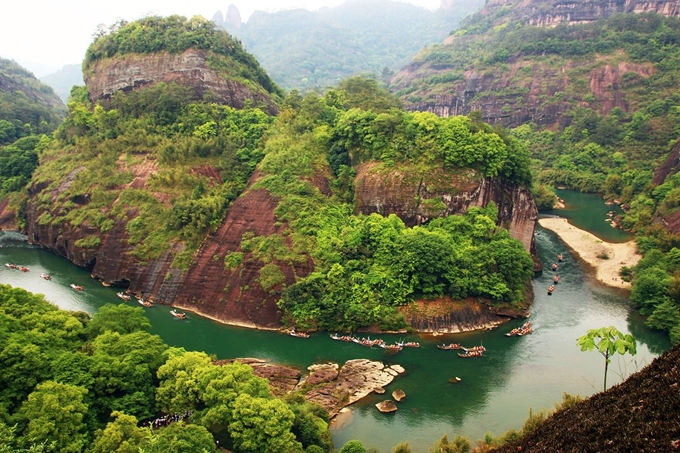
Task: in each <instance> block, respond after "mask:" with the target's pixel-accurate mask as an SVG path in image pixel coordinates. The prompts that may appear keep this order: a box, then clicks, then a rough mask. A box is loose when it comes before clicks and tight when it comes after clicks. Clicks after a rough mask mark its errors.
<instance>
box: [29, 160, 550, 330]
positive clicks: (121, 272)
mask: <svg viewBox="0 0 680 453" xmlns="http://www.w3.org/2000/svg"><path fill="white" fill-rule="evenodd" d="M378 167H379V164H375V163H367V164H362V165H361V166H360V167H359V168H358V174H357V178H356V195H357V196H356V200H357V201H356V211H357V212H361V213H364V214H369V213H371V212H380V213H381V214H384V215H389V214H391V213H395V214H397V215H399V216H400V217H401V218H402V219H403V220H404V221H405V223H406V224H407V225H415V224H418V223H422V222H425V221H427V220H428V219H430V218H433V217H435V216H442V215H449V214H460V213H463V212H465V211H466V210H467V209H468V208H469V207H471V206H486V205H487V204H488V203H489V202H490V201H492V200H493V201H494V202H495V203H496V204H497V206H498V210H499V223H501V224H502V225H504V226H505V227H507V228H509V230H510V232H511V234H512V236H513V237H515V238H517V239H519V240H521V241H522V242H523V243H524V246H525V248H526V249H527V250H530V251H534V250H533V247H534V246H533V231H534V226H535V222H536V214H537V213H536V207H535V205H534V203H533V199H532V197H531V194H530V193H529V192H528V191H527V190H525V189H523V188H520V187H517V186H515V185H513V184H509V183H500V182H499V181H496V180H492V179H489V178H483V177H480V176H479V175H477V174H476V172H474V171H472V170H465V171H463V172H458V173H457V174H456V173H447V172H444V171H443V170H438V171H429V172H428V173H427V177H420V176H413V175H412V174H410V173H407V172H400V171H399V169H398V168H397V169H392V170H390V171H378ZM127 170H130V171H132V173H133V174H134V175H135V177H134V178H133V180H132V181H131V182H130V183H129V186H130V187H136V188H144V187H146V183H147V179H148V178H149V177H150V176H151V175H153V174H154V172H155V167H154V165H153V163H152V162H147V161H145V162H144V163H142V164H139V165H137V166H134V167H131V168H128V169H127ZM201 173H202V174H204V175H210V174H215V175H216V174H217V173H216V172H214V169H211V168H203V169H201ZM75 174H77V170H75V171H74V172H73V173H72V174H71V175H69V177H67V178H65V180H64V181H63V182H62V183H61V185H60V187H59V188H57V189H56V190H54V191H53V193H52V196H53V198H54V200H55V201H56V200H57V198H58V197H59V194H60V193H61V191H63V190H65V189H66V188H68V185H69V184H70V181H71V180H73V177H74V176H75ZM260 177H261V174H260V173H259V172H255V173H254V174H253V176H252V178H251V182H250V184H249V188H248V189H247V190H246V192H245V193H244V194H243V195H241V196H240V197H239V198H238V199H236V200H235V201H234V203H233V204H232V205H231V206H230V208H229V211H228V212H227V215H226V217H225V219H224V220H223V222H222V224H221V226H220V227H219V228H218V229H217V231H215V232H214V233H213V234H210V235H209V236H207V237H206V238H205V240H204V242H203V244H202V245H201V246H200V248H199V249H198V250H197V251H196V252H195V254H194V255H193V259H192V263H191V265H190V266H189V268H188V269H187V270H186V271H184V272H182V271H181V270H178V269H174V268H172V259H173V256H174V255H175V254H176V253H177V252H179V251H181V247H182V245H181V244H175V245H173V246H172V247H171V249H170V250H168V251H166V252H165V253H163V255H162V256H161V257H160V258H158V259H156V260H154V261H151V262H146V263H142V262H140V261H139V260H138V259H136V258H135V257H134V255H133V254H132V253H131V252H132V250H133V247H132V246H130V245H129V244H128V234H127V232H126V228H125V226H126V222H125V221H124V220H117V221H116V222H115V223H114V226H113V227H112V228H111V229H110V230H109V231H108V232H107V233H106V234H103V235H102V234H100V233H98V230H96V229H94V228H92V227H89V226H87V225H86V224H83V225H81V226H80V227H78V228H77V229H76V228H71V227H69V226H65V225H64V224H61V225H54V224H44V225H42V224H41V222H39V221H38V219H39V218H40V215H41V214H42V212H40V211H39V210H38V209H37V208H36V207H35V205H34V204H31V203H29V207H28V210H27V217H28V221H27V226H28V231H27V233H28V236H29V241H30V242H32V243H36V244H40V245H42V246H43V247H45V248H47V249H49V250H51V251H53V252H54V253H57V254H59V255H61V256H64V257H66V258H68V259H69V260H70V261H72V262H73V263H75V264H77V265H79V266H82V267H85V268H87V269H90V271H91V274H92V276H93V278H96V279H98V280H100V281H102V283H104V284H106V285H116V286H120V287H126V288H128V289H129V290H130V291H131V292H134V293H136V294H138V295H142V296H144V297H147V298H150V299H151V300H154V301H155V302H156V303H157V304H172V305H175V306H178V307H181V308H184V309H187V310H192V311H194V312H197V313H199V314H202V315H205V316H208V317H211V318H213V319H216V320H219V321H222V322H226V323H229V324H235V325H243V326H248V327H260V328H271V329H274V328H278V327H280V317H281V314H280V313H279V311H278V307H277V305H276V302H277V301H278V299H279V297H280V290H281V289H282V288H283V286H284V285H290V284H292V283H294V282H295V280H296V278H297V277H304V276H306V275H308V274H309V273H310V272H311V271H312V270H313V268H314V263H313V261H312V260H311V258H309V257H307V258H306V259H305V258H304V257H303V259H302V260H296V261H295V262H292V261H291V262H275V264H277V266H278V267H279V270H280V271H281V274H282V275H283V279H282V281H281V282H279V283H278V284H277V285H275V286H274V287H272V288H268V290H265V289H263V286H262V285H261V283H260V279H261V276H260V271H261V270H262V268H263V266H264V263H263V262H262V261H260V260H258V259H255V257H253V254H252V252H249V251H244V250H243V249H242V246H241V244H242V238H243V235H244V234H246V233H249V234H252V235H254V236H271V235H273V234H278V235H281V236H282V237H284V238H286V235H285V231H286V229H287V225H286V224H285V223H282V222H280V221H278V220H277V219H276V216H275V214H274V211H275V209H276V207H277V206H278V199H276V198H275V197H273V196H272V195H271V194H270V193H269V192H268V191H267V190H265V189H253V188H252V187H253V184H254V183H255V182H257V181H258V180H259V178H260ZM311 182H312V183H313V184H314V186H316V187H317V188H318V189H319V190H320V191H321V192H322V193H324V194H326V195H330V189H329V185H328V175H324V174H322V173H321V172H320V173H318V174H316V175H314V177H313V178H312V179H311ZM43 188H44V187H41V186H35V187H33V188H32V189H31V193H32V194H33V195H35V194H38V193H40V192H41V191H42V189H43ZM428 200H436V203H434V204H432V203H429V202H428ZM76 201H77V202H79V203H83V204H86V203H88V202H89V200H88V199H87V197H82V199H79V200H76ZM166 201H167V200H166ZM442 203H443V204H442ZM95 234H96V235H98V236H99V237H100V239H101V245H100V246H99V247H98V248H96V249H85V248H83V247H79V246H77V245H76V241H77V240H78V239H82V238H85V237H87V236H89V235H95ZM286 240H287V239H286ZM232 253H242V254H243V255H242V256H243V260H242V262H241V263H240V264H239V265H238V266H237V267H235V268H229V267H227V266H225V257H226V256H227V255H229V254H232ZM475 313H476V312H475ZM480 313H481V312H480ZM463 315H464V316H463V318H459V317H456V316H457V315H455V314H453V315H452V314H451V313H449V314H444V315H442V316H439V315H438V316H437V317H434V318H429V320H427V321H424V320H423V319H425V318H419V319H420V321H417V322H416V323H415V324H416V325H414V327H416V328H425V329H426V330H427V329H429V327H423V326H425V324H423V323H426V324H427V325H428V326H432V325H436V326H437V327H436V328H437V329H438V330H441V329H448V330H451V329H456V328H460V329H463V328H464V327H455V326H456V325H460V326H462V325H463V324H465V325H467V324H470V325H489V324H491V325H493V324H494V323H498V322H499V321H498V320H499V319H501V318H499V317H498V316H497V313H496V314H494V313H491V312H489V310H486V311H484V313H483V315H480V314H477V315H478V320H477V321H471V319H470V316H469V315H470V314H469V313H467V314H465V313H464V314H463ZM475 322H476V324H475ZM421 324H422V325H421Z"/></svg>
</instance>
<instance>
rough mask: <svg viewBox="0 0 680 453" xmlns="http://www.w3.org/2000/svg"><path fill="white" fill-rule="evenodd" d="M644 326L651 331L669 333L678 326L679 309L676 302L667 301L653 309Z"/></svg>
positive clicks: (679, 322) (679, 321)
mask: <svg viewBox="0 0 680 453" xmlns="http://www.w3.org/2000/svg"><path fill="white" fill-rule="evenodd" d="M646 324H647V326H649V327H651V328H653V329H659V330H665V331H667V332H670V331H671V330H672V329H673V328H674V327H675V326H677V325H680V307H678V304H677V303H676V302H674V301H672V300H670V299H667V300H666V301H664V302H662V303H661V304H659V305H658V306H657V307H656V308H655V309H654V312H653V313H652V314H651V316H650V317H649V318H648V319H647V323H646Z"/></svg>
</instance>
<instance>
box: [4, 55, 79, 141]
mask: <svg viewBox="0 0 680 453" xmlns="http://www.w3.org/2000/svg"><path fill="white" fill-rule="evenodd" d="M65 114H66V107H65V106H64V103H63V102H61V100H60V99H59V97H58V96H57V95H56V94H55V93H54V91H53V90H52V88H50V87H49V86H47V85H45V84H43V83H41V82H40V81H39V80H38V79H36V77H35V76H34V75H33V74H32V73H31V72H30V71H28V70H27V69H25V68H23V67H21V66H19V65H18V64H17V63H16V62H14V61H12V60H5V59H2V58H0V146H2V145H5V144H8V143H11V142H13V141H14V140H16V139H18V138H21V137H25V136H27V135H31V134H36V133H43V132H51V131H52V130H54V129H55V128H56V127H57V125H58V124H59V122H60V121H61V120H62V118H63V117H64V116H65Z"/></svg>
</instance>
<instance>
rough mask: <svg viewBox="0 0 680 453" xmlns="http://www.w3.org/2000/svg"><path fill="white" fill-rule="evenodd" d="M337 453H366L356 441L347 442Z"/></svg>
mask: <svg viewBox="0 0 680 453" xmlns="http://www.w3.org/2000/svg"><path fill="white" fill-rule="evenodd" d="M338 453H366V447H364V444H362V443H361V442H360V441H358V440H350V441H347V443H346V444H345V445H343V446H342V448H341V449H340V451H339V452H338Z"/></svg>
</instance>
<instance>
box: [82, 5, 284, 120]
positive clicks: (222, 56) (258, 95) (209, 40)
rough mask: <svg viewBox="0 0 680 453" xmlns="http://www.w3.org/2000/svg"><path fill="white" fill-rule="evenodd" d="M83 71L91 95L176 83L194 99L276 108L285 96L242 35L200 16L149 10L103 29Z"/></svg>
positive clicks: (105, 95) (272, 110)
mask: <svg viewBox="0 0 680 453" xmlns="http://www.w3.org/2000/svg"><path fill="white" fill-rule="evenodd" d="M83 73H84V77H85V82H86V84H87V88H88V91H89V96H90V99H91V100H92V101H96V100H99V99H110V98H111V97H112V96H113V95H114V94H115V93H116V92H120V91H128V90H138V89H140V88H144V87H148V86H152V85H158V84H171V83H174V84H177V85H180V86H182V87H183V88H184V89H185V90H188V94H190V95H191V98H192V99H204V100H209V101H213V102H217V103H218V104H226V105H229V106H231V107H236V108H242V107H244V106H246V105H248V104H250V105H255V106H259V107H262V108H263V109H264V110H266V111H268V112H269V113H276V112H277V110H278V107H277V103H278V102H279V101H280V99H281V97H282V96H283V91H282V90H281V88H279V86H278V85H277V84H276V83H274V82H273V81H272V79H271V78H270V77H269V75H268V74H267V72H266V71H265V70H264V69H263V68H262V67H261V66H260V64H259V62H258V61H257V60H256V59H255V58H254V57H253V55H251V54H250V53H248V52H246V51H245V49H244V48H243V46H242V45H241V43H240V42H239V41H238V40H236V39H234V38H233V37H232V36H231V35H229V34H228V33H226V32H225V31H224V30H221V29H218V28H217V27H215V24H213V23H212V22H210V21H208V20H206V19H204V18H202V17H200V16H194V17H192V18H191V19H187V18H185V17H182V16H177V15H173V16H168V17H158V16H151V17H145V18H143V19H140V20H138V21H135V22H131V23H127V22H125V21H121V22H119V23H116V24H114V25H113V26H111V27H110V28H109V29H108V30H100V33H98V34H97V35H96V36H95V39H94V42H93V43H92V44H91V45H90V47H88V49H87V52H86V54H85V61H84V62H83Z"/></svg>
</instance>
